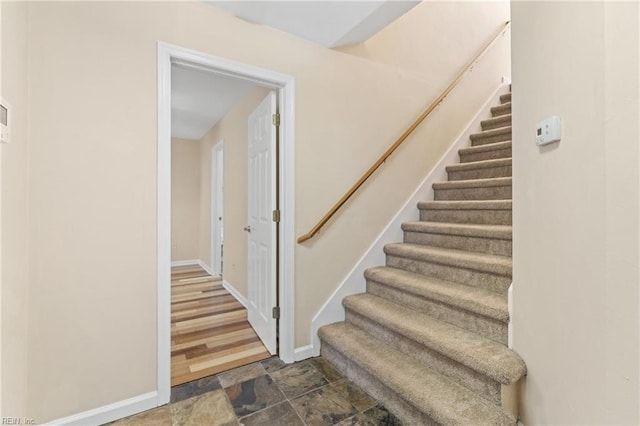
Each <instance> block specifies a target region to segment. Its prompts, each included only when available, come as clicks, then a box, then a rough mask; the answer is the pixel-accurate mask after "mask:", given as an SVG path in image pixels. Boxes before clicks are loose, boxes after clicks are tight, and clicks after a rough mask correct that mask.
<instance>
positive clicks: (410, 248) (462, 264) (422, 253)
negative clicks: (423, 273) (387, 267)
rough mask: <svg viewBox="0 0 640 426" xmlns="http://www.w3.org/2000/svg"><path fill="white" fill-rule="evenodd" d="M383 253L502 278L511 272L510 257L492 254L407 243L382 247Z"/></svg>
mask: <svg viewBox="0 0 640 426" xmlns="http://www.w3.org/2000/svg"><path fill="white" fill-rule="evenodd" d="M384 252H385V254H387V255H391V256H397V257H403V258H406V259H412V260H419V261H423V262H432V263H438V264H441V265H448V266H454V267H459V268H465V269H471V270H475V271H482V272H488V273H491V274H497V275H504V276H511V270H512V260H511V258H510V257H507V256H497V255H493V254H484V253H477V252H470V251H464V250H456V249H449V248H441V247H430V246H423V245H418V244H407V243H392V244H387V245H385V246H384Z"/></svg>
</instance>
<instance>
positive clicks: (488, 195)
mask: <svg viewBox="0 0 640 426" xmlns="http://www.w3.org/2000/svg"><path fill="white" fill-rule="evenodd" d="M510 199H511V185H505V186H488V187H477V188H455V189H435V190H434V200H435V201H448V200H449V201H454V200H510Z"/></svg>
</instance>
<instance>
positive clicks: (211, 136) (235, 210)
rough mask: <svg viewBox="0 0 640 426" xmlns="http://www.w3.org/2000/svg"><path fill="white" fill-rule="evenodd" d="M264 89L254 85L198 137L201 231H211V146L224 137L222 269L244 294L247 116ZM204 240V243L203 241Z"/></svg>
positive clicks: (207, 245)
mask: <svg viewBox="0 0 640 426" xmlns="http://www.w3.org/2000/svg"><path fill="white" fill-rule="evenodd" d="M267 93H269V90H268V89H265V88H262V87H256V88H255V89H253V90H251V91H250V92H249V93H248V94H247V95H246V96H245V97H244V98H242V99H241V100H240V101H239V102H238V103H237V104H236V105H235V106H234V107H233V108H232V109H231V110H230V111H229V112H228V113H227V115H226V116H225V117H224V118H223V119H222V120H220V121H219V122H218V123H217V124H216V125H215V126H214V127H213V128H212V129H211V130H210V131H209V132H207V134H206V135H205V137H204V138H203V139H202V141H201V145H200V147H201V154H200V158H201V161H202V170H203V173H202V182H201V187H202V191H201V197H202V198H201V199H202V200H203V201H202V214H201V221H200V228H201V229H202V235H203V236H204V235H211V232H210V229H211V201H210V200H211V170H212V169H211V148H212V147H213V146H214V145H216V144H217V143H218V142H220V141H221V140H224V273H223V277H224V279H225V281H227V282H228V283H230V284H231V285H232V286H233V287H234V288H235V289H236V290H238V291H239V292H240V294H242V295H243V296H247V234H246V232H245V231H244V230H243V228H244V227H245V226H246V225H247V176H248V170H247V140H248V136H247V127H248V125H247V120H248V118H249V114H251V113H252V112H253V110H254V109H255V108H256V107H257V106H258V104H259V103H260V102H261V101H262V100H263V99H264V98H265V96H267ZM203 242H204V243H203ZM200 256H201V259H210V258H211V242H210V240H209V239H205V238H203V239H202V240H201V244H200Z"/></svg>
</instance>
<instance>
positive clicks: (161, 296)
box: [157, 42, 295, 405]
mask: <svg viewBox="0 0 640 426" xmlns="http://www.w3.org/2000/svg"><path fill="white" fill-rule="evenodd" d="M172 63H180V64H181V65H183V66H189V67H192V68H204V69H206V70H208V71H213V72H216V73H219V74H224V75H227V76H231V77H234V78H239V79H243V80H247V81H251V82H253V83H256V84H259V85H261V86H264V87H268V88H271V89H274V90H277V91H278V103H279V106H280V117H281V120H282V121H281V122H282V125H281V126H280V140H279V151H280V159H279V171H280V179H279V180H280V184H279V188H278V190H279V191H280V211H281V219H280V226H279V235H278V238H279V249H278V251H279V253H278V255H279V256H278V257H279V265H278V266H279V270H280V277H279V278H280V279H279V288H278V294H279V303H280V320H279V329H280V330H279V333H280V334H279V339H280V341H279V346H280V358H282V360H283V361H284V362H287V363H290V362H293V361H294V318H293V316H294V309H293V308H294V306H293V303H294V250H295V234H294V230H295V229H294V218H295V216H294V213H295V212H294V193H295V192H294V191H295V185H294V184H295V127H294V111H295V103H294V101H295V79H294V78H293V77H291V76H288V75H285V74H280V73H277V72H274V71H270V70H266V69H263V68H259V67H255V66H252V65H247V64H243V63H240V62H236V61H232V60H229V59H225V58H220V57H216V56H211V55H208V54H206V53H201V52H197V51H195V50H191V49H186V48H182V47H179V46H175V45H172V44H168V43H164V42H158V153H157V160H158V188H157V191H158V195H157V197H158V206H157V209H158V225H157V226H158V228H157V235H158V242H157V244H158V246H157V259H158V263H157V274H158V336H157V338H158V381H157V386H158V405H164V404H166V403H168V402H169V398H170V394H171V320H170V317H171V64H172Z"/></svg>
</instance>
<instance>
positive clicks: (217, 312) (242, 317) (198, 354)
mask: <svg viewBox="0 0 640 426" xmlns="http://www.w3.org/2000/svg"><path fill="white" fill-rule="evenodd" d="M270 356H271V355H270V354H269V352H268V351H267V350H266V348H265V347H264V345H263V344H262V342H261V341H260V339H259V338H258V336H257V335H256V333H255V331H253V328H251V326H250V325H249V322H248V321H247V311H246V309H245V308H244V307H243V306H242V305H241V304H240V303H239V302H238V301H237V300H236V299H235V298H234V297H233V296H232V295H231V294H230V293H229V292H228V291H227V290H225V289H224V288H223V287H222V279H221V278H220V277H212V276H210V275H209V274H207V272H205V271H204V270H203V269H202V268H200V267H199V266H179V267H174V268H172V269H171V386H176V385H180V384H182V383H186V382H190V381H192V380H196V379H200V378H202V377H205V376H210V375H212V374H217V373H219V372H221V371H226V370H230V369H232V368H236V367H239V366H242V365H246V364H250V363H252V362H256V361H260V360H263V359H266V358H269V357H270Z"/></svg>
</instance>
